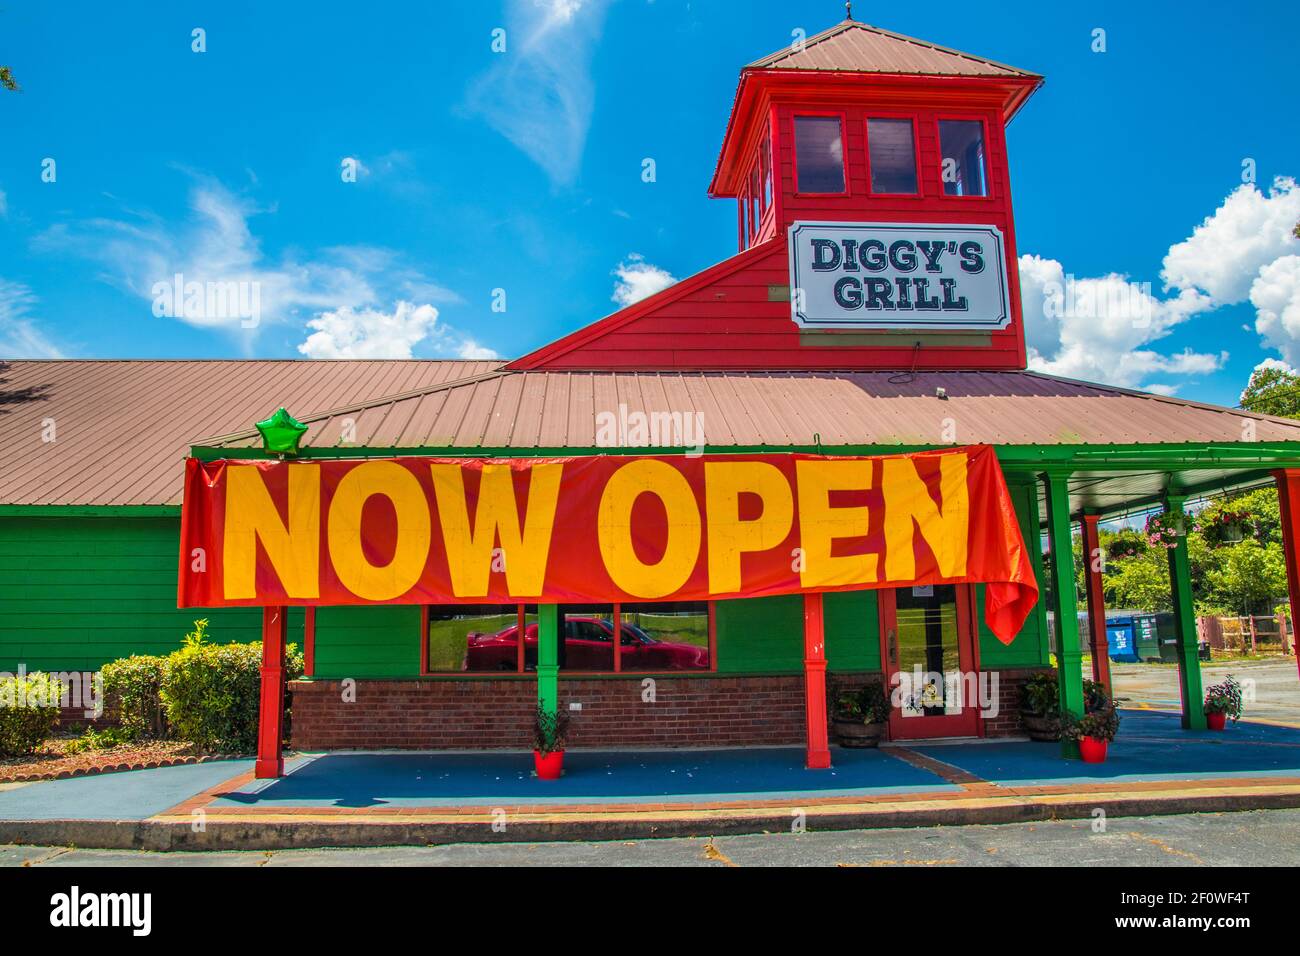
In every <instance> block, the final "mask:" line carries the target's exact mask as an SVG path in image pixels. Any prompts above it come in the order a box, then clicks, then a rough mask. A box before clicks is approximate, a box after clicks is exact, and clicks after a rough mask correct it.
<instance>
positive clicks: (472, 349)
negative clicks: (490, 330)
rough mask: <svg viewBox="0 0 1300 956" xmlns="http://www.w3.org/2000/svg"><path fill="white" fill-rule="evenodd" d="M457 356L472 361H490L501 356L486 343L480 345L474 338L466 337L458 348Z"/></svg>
mask: <svg viewBox="0 0 1300 956" xmlns="http://www.w3.org/2000/svg"><path fill="white" fill-rule="evenodd" d="M456 357H457V358H461V359H464V360H465V361H467V362H470V361H489V360H491V359H498V358H500V357H501V356H500V355H498V354H497V353H496V352H494V351H493V350H492V349H490V348H488V347H487V346H485V345H479V344H478V343H477V342H475V341H474V340H473V339H465V341H463V342H461V343H460V346H459V347H458V348H457V349H456Z"/></svg>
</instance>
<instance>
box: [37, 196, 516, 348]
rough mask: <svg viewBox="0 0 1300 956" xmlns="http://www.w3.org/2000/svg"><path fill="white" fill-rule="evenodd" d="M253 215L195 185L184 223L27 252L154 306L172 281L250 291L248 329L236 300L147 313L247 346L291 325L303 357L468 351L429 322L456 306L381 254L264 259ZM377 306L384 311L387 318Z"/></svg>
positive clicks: (93, 226)
mask: <svg viewBox="0 0 1300 956" xmlns="http://www.w3.org/2000/svg"><path fill="white" fill-rule="evenodd" d="M264 212H266V210H264V209H261V208H258V207H257V206H256V205H255V204H254V203H253V202H252V201H250V200H248V199H246V198H242V197H239V196H236V195H234V194H232V193H231V192H230V191H229V190H227V189H225V188H224V187H223V186H221V185H220V184H219V183H216V182H212V181H210V180H205V181H202V182H200V183H199V184H197V185H196V186H195V187H194V188H193V190H192V192H191V194H190V216H189V218H188V219H187V220H186V221H185V222H184V223H180V224H173V223H168V222H165V221H163V220H161V219H159V218H158V217H156V216H153V215H151V214H148V213H143V214H140V213H137V214H133V215H132V216H131V217H130V218H127V219H121V220H114V219H95V220H89V221H84V222H77V223H72V224H60V225H57V226H54V227H52V228H50V229H47V230H46V231H45V232H44V233H43V234H42V235H41V236H40V237H38V239H37V240H36V241H35V243H34V246H35V247H36V248H37V249H38V250H46V251H55V252H60V253H65V252H72V253H75V254H79V255H82V256H84V257H85V258H87V259H90V260H92V261H94V262H98V263H99V264H101V265H102V266H103V267H104V270H105V271H104V274H103V275H102V276H101V277H102V278H103V279H105V281H108V282H110V283H112V284H114V285H116V286H118V287H120V288H122V289H124V290H126V291H127V292H128V293H130V294H133V295H136V296H139V297H141V298H143V299H148V300H150V301H152V302H153V303H154V304H155V306H156V305H157V303H158V297H159V295H158V289H159V287H160V286H165V287H172V286H175V284H176V283H175V280H174V276H176V275H178V274H179V275H181V276H182V277H183V280H184V283H185V285H186V287H188V286H189V284H190V283H192V282H193V283H199V284H200V285H201V286H212V285H216V286H222V285H228V284H230V283H238V284H240V287H241V288H247V287H251V288H252V289H255V290H256V302H257V303H258V308H259V314H258V316H257V323H256V326H253V327H250V326H249V325H248V324H247V321H246V317H245V315H244V314H243V311H241V310H242V307H243V305H244V304H245V303H246V301H247V300H246V299H244V298H243V297H239V298H237V299H235V300H223V303H225V302H229V301H238V302H239V308H234V307H230V306H229V305H227V306H226V307H224V308H220V309H216V310H213V309H210V308H209V309H207V310H202V309H200V310H198V311H194V312H191V311H188V310H186V309H184V308H175V309H164V310H163V311H162V312H161V313H160V312H158V311H155V313H154V314H166V315H171V316H174V318H176V319H178V320H180V321H183V322H187V323H189V324H191V325H194V326H198V327H202V328H209V329H221V330H227V331H231V332H243V333H245V334H246V335H247V336H249V338H250V339H251V337H252V336H253V335H255V334H256V329H257V328H258V327H260V326H261V324H264V323H281V324H297V323H303V324H305V325H306V328H307V331H308V333H309V334H308V335H307V338H306V340H305V341H304V342H303V343H302V345H300V346H299V350H300V351H301V352H302V353H303V354H304V355H309V356H312V357H317V358H343V357H352V358H401V357H410V356H411V354H412V350H413V348H414V347H415V346H416V345H418V344H420V343H421V342H422V341H424V340H425V339H428V338H430V337H431V336H432V337H433V340H434V341H433V344H434V345H435V346H437V347H438V348H440V349H442V350H444V354H456V352H457V350H459V349H461V348H463V347H465V346H464V343H465V342H468V341H470V340H468V339H467V338H465V337H464V336H462V335H460V334H458V333H456V332H455V331H454V330H452V329H450V328H448V327H447V326H446V325H445V324H438V323H437V318H438V310H437V309H436V308H435V307H434V303H455V302H460V301H461V299H460V297H459V296H457V295H456V294H455V293H454V292H452V291H451V290H449V289H446V288H444V287H443V286H440V285H438V284H437V283H435V282H433V281H431V280H430V279H428V278H427V277H426V276H424V275H423V274H421V273H420V272H419V271H418V270H415V269H412V268H410V267H409V266H406V265H404V264H403V262H402V260H401V257H400V256H399V255H398V254H397V253H396V252H394V251H393V250H391V249H384V248H378V247H374V246H364V245H354V246H335V247H328V248H325V249H320V250H317V251H316V252H314V253H312V254H310V255H304V254H302V253H284V254H282V255H279V256H273V255H269V254H267V253H266V252H265V251H264V250H263V248H262V242H261V240H260V239H259V238H258V237H257V236H256V235H255V234H254V232H253V230H252V227H251V225H250V223H251V221H252V220H253V219H254V217H256V216H258V215H260V214H263V213H264ZM186 297H187V298H188V292H187V293H186ZM248 298H251V296H250V297H248ZM210 301H212V300H211V299H209V302H210ZM389 302H395V303H396V304H395V305H394V306H393V308H392V309H391V310H390V309H388V308H387V306H386V303H389ZM417 303H418V304H417ZM159 321H165V320H164V319H160V320H159ZM473 347H474V348H476V349H479V350H480V351H482V352H485V353H486V352H489V351H490V350H488V349H486V348H483V347H482V346H478V345H477V344H474V346H473Z"/></svg>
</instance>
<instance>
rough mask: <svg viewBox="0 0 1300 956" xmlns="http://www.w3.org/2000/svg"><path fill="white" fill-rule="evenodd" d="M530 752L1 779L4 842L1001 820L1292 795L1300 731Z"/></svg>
mask: <svg viewBox="0 0 1300 956" xmlns="http://www.w3.org/2000/svg"><path fill="white" fill-rule="evenodd" d="M531 762H532V761H531V756H530V755H529V754H526V753H502V752H493V753H409V752H402V753H392V752H389V753H357V752H345V753H330V754H321V755H302V756H298V757H294V758H291V759H290V760H289V761H288V762H287V769H288V773H287V775H286V776H285V777H284V778H282V779H280V780H274V781H265V780H254V779H253V777H252V768H251V763H250V762H249V761H226V762H218V763H209V764H201V765H196V766H187V767H169V768H159V769H155V770H141V771H130V772H126V773H120V774H107V775H102V776H97V777H87V778H81V779H72V780H54V781H45V782H40V783H31V784H17V785H9V786H7V787H4V788H3V789H0V843H6V842H15V843H39V844H75V845H78V846H85V847H103V848H126V849H225V848H237V849H254V848H264V849H280V848H288V847H319V846H379V845H390V844H412V843H415V844H427V843H448V842H505V841H509V842H519V841H530V840H595V839H630V838H644V837H654V836H694V835H699V834H722V833H754V832H761V831H790V830H791V829H794V830H800V829H805V828H806V829H808V830H827V829H850V828H852V829H856V828H877V827H897V826H928V825H935V824H971V823H1007V822H1018V821H1029V820H1048V819H1067V818H1089V817H1094V816H1095V815H1096V812H1097V811H1098V810H1099V809H1100V810H1102V811H1104V812H1105V813H1106V814H1108V815H1116V816H1130V815H1140V814H1160V813H1186V812H1193V811H1202V810H1213V811H1221V810H1246V809H1274V808H1284V807H1300V731H1297V730H1295V729H1292V728H1286V727H1277V726H1270V725H1265V724H1258V723H1255V724H1244V723H1243V724H1238V725H1236V726H1235V727H1232V728H1230V729H1229V730H1228V731H1226V732H1222V733H1213V732H1208V731H1207V732H1199V733H1189V732H1186V731H1183V730H1182V729H1181V728H1180V727H1179V723H1178V718H1177V716H1176V715H1171V714H1164V713H1156V712H1152V711H1128V712H1125V714H1124V723H1123V727H1122V729H1121V735H1120V738H1119V739H1118V740H1117V741H1116V742H1115V743H1114V744H1113V745H1112V747H1111V754H1110V758H1109V759H1108V760H1107V762H1106V763H1104V764H1097V765H1094V764H1084V763H1081V762H1079V761H1072V760H1065V759H1062V758H1061V757H1060V756H1059V748H1058V747H1057V745H1055V744H1039V743H1031V742H1029V741H990V742H985V741H963V742H957V743H950V744H933V743H931V744H917V745H911V746H906V747H904V746H897V747H886V748H882V749H880V750H876V751H871V750H868V751H851V750H840V749H836V750H835V751H834V764H835V765H834V767H833V768H832V769H830V770H823V771H813V770H806V769H804V767H803V752H802V750H800V749H796V748H770V749H746V750H708V751H683V750H675V751H646V752H632V753H626V752H624V753H612V752H602V751H572V752H570V753H569V754H568V755H567V756H566V774H565V777H564V778H563V779H561V780H559V781H553V782H548V781H540V780H537V779H536V778H534V777H533V776H532V773H531Z"/></svg>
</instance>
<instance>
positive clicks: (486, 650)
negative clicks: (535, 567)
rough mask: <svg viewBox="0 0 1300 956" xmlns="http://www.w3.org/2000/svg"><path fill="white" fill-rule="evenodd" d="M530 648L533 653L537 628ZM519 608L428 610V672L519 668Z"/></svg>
mask: <svg viewBox="0 0 1300 956" xmlns="http://www.w3.org/2000/svg"><path fill="white" fill-rule="evenodd" d="M531 637H532V642H533V643H532V649H533V650H534V652H535V650H536V644H537V635H536V628H534V633H533V634H532V635H531ZM519 638H520V635H519V605H517V604H443V605H434V606H432V607H430V608H429V634H428V640H429V670H430V671H431V672H442V671H513V670H518V669H519Z"/></svg>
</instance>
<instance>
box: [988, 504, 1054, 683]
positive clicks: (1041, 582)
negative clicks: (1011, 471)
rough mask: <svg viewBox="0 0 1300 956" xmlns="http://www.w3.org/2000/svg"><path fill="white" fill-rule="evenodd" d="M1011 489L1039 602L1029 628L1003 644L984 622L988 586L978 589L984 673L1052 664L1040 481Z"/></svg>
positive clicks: (1029, 619) (1025, 628) (1030, 618)
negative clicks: (985, 590) (1041, 525)
mask: <svg viewBox="0 0 1300 956" xmlns="http://www.w3.org/2000/svg"><path fill="white" fill-rule="evenodd" d="M1007 490H1008V491H1009V492H1010V493H1011V498H1012V501H1013V503H1014V504H1015V507H1016V516H1017V517H1018V518H1019V519H1020V534H1021V535H1022V536H1023V537H1024V539H1025V546H1026V547H1027V548H1028V549H1029V559H1030V561H1031V563H1032V564H1033V566H1034V576H1035V577H1036V578H1037V579H1038V593H1039V601H1038V603H1037V604H1035V605H1034V609H1033V610H1032V611H1030V612H1029V617H1028V618H1027V619H1026V620H1025V626H1024V627H1023V628H1021V629H1020V633H1019V634H1017V635H1016V639H1015V640H1014V641H1012V642H1011V643H1010V644H1003V643H1002V642H1001V641H999V640H998V639H997V638H996V637H994V636H993V632H992V631H990V630H989V629H988V626H987V625H986V624H985V623H984V586H983V585H978V586H977V587H976V589H975V595H976V601H977V604H978V608H977V610H978V618H979V622H980V635H979V640H980V666H981V667H982V668H983V669H984V670H992V669H996V668H1004V667H1006V668H1011V667H1045V666H1047V665H1049V664H1051V657H1050V656H1049V650H1048V648H1049V645H1048V632H1047V604H1046V603H1045V602H1044V601H1043V600H1042V599H1041V596H1042V595H1043V594H1044V593H1045V591H1046V587H1047V579H1046V578H1045V577H1044V572H1043V552H1042V536H1041V534H1040V532H1039V529H1038V484H1037V483H1036V482H1032V481H1030V482H1024V483H1020V482H1012V481H1008V484H1007Z"/></svg>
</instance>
